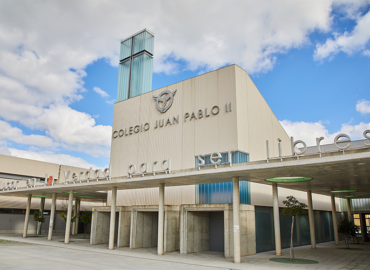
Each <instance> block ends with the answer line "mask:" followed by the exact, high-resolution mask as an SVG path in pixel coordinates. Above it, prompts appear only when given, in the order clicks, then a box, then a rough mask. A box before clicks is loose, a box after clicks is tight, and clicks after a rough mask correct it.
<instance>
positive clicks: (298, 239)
mask: <svg viewBox="0 0 370 270" xmlns="http://www.w3.org/2000/svg"><path fill="white" fill-rule="evenodd" d="M279 212H280V234H281V247H282V248H288V247H289V246H290V233H291V224H292V218H291V217H290V216H287V215H283V213H282V209H280V211H279ZM314 219H315V234H316V242H317V243H323V242H328V241H334V229H333V220H332V216H331V212H326V211H314ZM255 222H256V248H257V252H264V251H270V250H275V232H274V218H273V209H272V207H263V206H256V207H255ZM310 244H311V236H310V225H309V219H308V215H303V216H300V217H297V218H295V220H294V228H293V245H294V246H303V245H310Z"/></svg>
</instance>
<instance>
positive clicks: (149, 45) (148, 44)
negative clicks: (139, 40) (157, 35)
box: [145, 32, 154, 54]
mask: <svg viewBox="0 0 370 270" xmlns="http://www.w3.org/2000/svg"><path fill="white" fill-rule="evenodd" d="M145 50H147V51H148V52H150V53H151V54H154V36H152V35H151V34H150V33H148V32H145Z"/></svg>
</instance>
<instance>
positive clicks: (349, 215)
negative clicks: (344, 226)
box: [347, 198, 353, 222]
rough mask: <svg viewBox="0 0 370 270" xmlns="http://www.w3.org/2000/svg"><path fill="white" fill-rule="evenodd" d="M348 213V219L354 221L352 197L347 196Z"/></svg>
mask: <svg viewBox="0 0 370 270" xmlns="http://www.w3.org/2000/svg"><path fill="white" fill-rule="evenodd" d="M347 214H348V219H349V220H350V221H351V222H353V216H352V211H351V199H350V198H347Z"/></svg>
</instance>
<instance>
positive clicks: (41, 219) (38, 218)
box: [33, 211, 45, 235]
mask: <svg viewBox="0 0 370 270" xmlns="http://www.w3.org/2000/svg"><path fill="white" fill-rule="evenodd" d="M33 220H34V221H36V235H38V230H37V222H41V223H44V222H45V218H44V217H43V215H42V213H41V211H35V212H33Z"/></svg>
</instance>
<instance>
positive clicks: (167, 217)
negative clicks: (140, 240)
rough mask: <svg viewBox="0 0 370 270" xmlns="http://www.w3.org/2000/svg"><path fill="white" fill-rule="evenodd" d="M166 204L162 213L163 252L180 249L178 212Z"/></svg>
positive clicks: (175, 208) (176, 208)
mask: <svg viewBox="0 0 370 270" xmlns="http://www.w3.org/2000/svg"><path fill="white" fill-rule="evenodd" d="M172 208H174V209H170V207H168V206H167V209H166V210H165V214H164V252H171V251H176V250H180V212H179V209H178V207H172Z"/></svg>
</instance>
